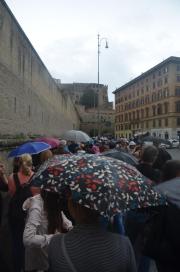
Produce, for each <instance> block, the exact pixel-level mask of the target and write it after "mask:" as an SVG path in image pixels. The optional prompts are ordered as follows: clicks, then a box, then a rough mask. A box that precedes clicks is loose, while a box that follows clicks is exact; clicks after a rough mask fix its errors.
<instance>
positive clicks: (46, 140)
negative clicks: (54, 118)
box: [35, 137, 60, 148]
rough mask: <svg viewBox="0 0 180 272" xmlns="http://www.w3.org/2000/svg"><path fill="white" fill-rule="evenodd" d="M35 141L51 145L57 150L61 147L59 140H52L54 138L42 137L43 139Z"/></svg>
mask: <svg viewBox="0 0 180 272" xmlns="http://www.w3.org/2000/svg"><path fill="white" fill-rule="evenodd" d="M35 141H38V142H44V143H46V144H49V145H50V146H51V148H57V147H58V146H59V145H60V141H59V140H58V139H57V138H52V137H42V138H38V139H35Z"/></svg>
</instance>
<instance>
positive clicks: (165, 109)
mask: <svg viewBox="0 0 180 272" xmlns="http://www.w3.org/2000/svg"><path fill="white" fill-rule="evenodd" d="M164 113H165V114H167V113H168V103H164Z"/></svg>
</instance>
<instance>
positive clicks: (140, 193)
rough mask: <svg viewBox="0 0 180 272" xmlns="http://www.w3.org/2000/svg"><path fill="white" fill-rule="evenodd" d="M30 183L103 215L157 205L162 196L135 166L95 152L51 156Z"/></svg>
mask: <svg viewBox="0 0 180 272" xmlns="http://www.w3.org/2000/svg"><path fill="white" fill-rule="evenodd" d="M31 182H32V185H33V186H38V187H41V188H45V189H47V190H51V191H55V192H59V193H60V194H61V195H62V196H63V195H64V192H65V190H67V188H69V189H70V191H71V193H72V198H73V199H74V200H75V201H76V202H78V203H79V204H81V205H84V206H85V207H87V208H90V209H94V210H97V211H99V213H100V214H101V215H103V216H106V217H111V216H113V215H115V214H116V213H121V212H125V211H127V210H130V209H136V208H145V207H149V206H159V205H163V204H165V199H164V197H163V196H161V195H160V194H159V193H158V192H156V191H155V190H154V189H153V188H152V186H151V181H150V180H148V179H147V178H145V177H144V176H143V175H142V174H141V173H140V172H138V170H136V168H134V167H133V166H130V165H129V164H127V163H125V162H122V161H118V160H116V159H113V158H108V157H103V156H97V155H90V154H85V155H72V156H54V157H53V158H52V159H50V160H49V161H47V162H45V163H44V164H43V165H42V166H41V168H40V169H39V171H38V172H37V173H36V174H35V175H34V177H33V179H32V181H31Z"/></svg>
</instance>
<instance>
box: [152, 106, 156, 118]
mask: <svg viewBox="0 0 180 272" xmlns="http://www.w3.org/2000/svg"><path fill="white" fill-rule="evenodd" d="M152 111H153V116H155V115H156V106H152Z"/></svg>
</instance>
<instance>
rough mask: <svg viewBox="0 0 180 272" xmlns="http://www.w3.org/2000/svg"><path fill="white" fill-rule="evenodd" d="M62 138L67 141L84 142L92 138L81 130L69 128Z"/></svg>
mask: <svg viewBox="0 0 180 272" xmlns="http://www.w3.org/2000/svg"><path fill="white" fill-rule="evenodd" d="M62 139H64V140H67V141H74V142H84V143H85V142H88V141H90V140H91V138H90V137H89V136H88V135H87V134H86V133H85V132H83V131H81V130H68V131H66V132H65V133H64V134H63V136H62Z"/></svg>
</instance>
